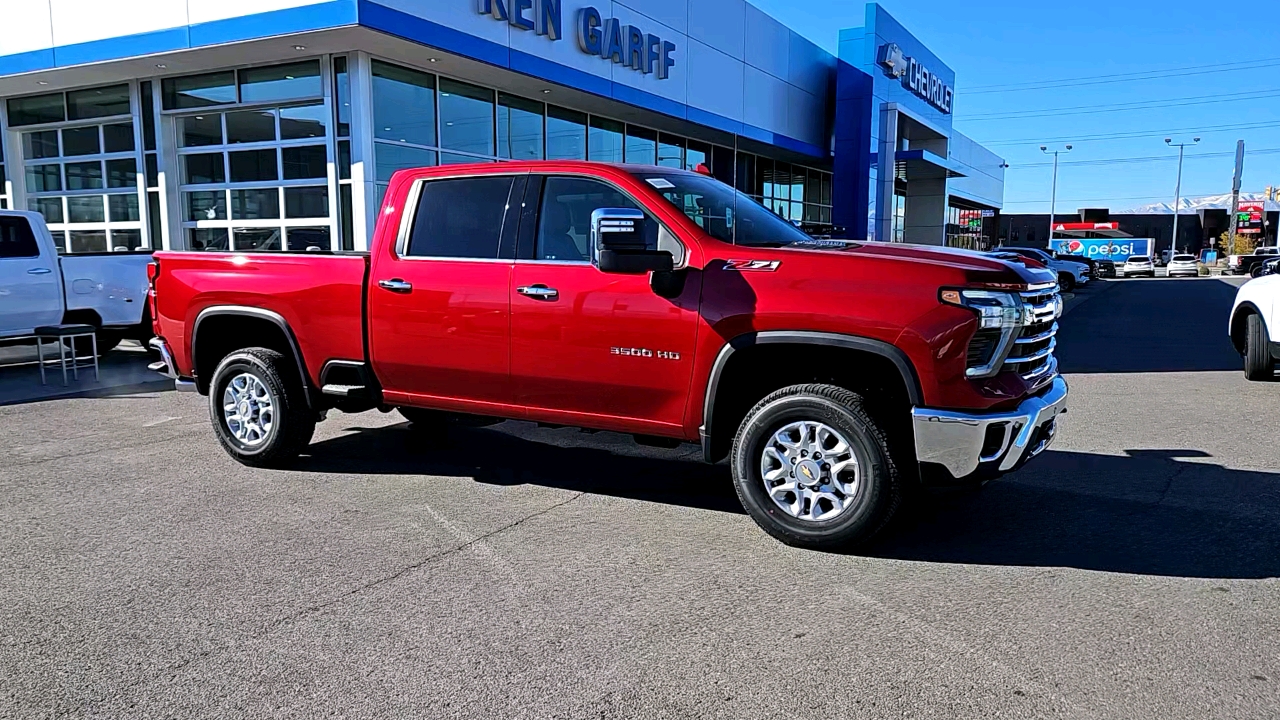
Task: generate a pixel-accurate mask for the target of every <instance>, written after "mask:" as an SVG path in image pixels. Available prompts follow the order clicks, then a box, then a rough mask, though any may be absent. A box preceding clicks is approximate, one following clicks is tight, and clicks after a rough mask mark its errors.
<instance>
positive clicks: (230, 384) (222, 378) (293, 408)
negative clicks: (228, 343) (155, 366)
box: [209, 348, 316, 467]
mask: <svg viewBox="0 0 1280 720" xmlns="http://www.w3.org/2000/svg"><path fill="white" fill-rule="evenodd" d="M296 376H297V370H295V369H294V368H293V367H291V366H290V364H289V362H288V361H287V360H286V358H285V356H284V355H282V354H280V353H279V352H276V351H275V350H268V349H266V348H249V349H247V350H239V351H237V352H233V353H231V354H230V355H228V356H226V357H225V358H223V359H222V362H220V363H218V369H217V370H215V371H214V373H213V380H212V382H211V383H210V384H209V416H210V419H211V420H212V421H213V427H214V432H215V433H216V434H217V435H218V442H220V443H222V447H223V448H224V449H225V450H226V451H227V454H229V455H231V457H233V458H235V459H236V460H237V461H238V462H240V463H242V464H244V465H249V466H251V467H279V466H282V465H284V464H286V463H288V462H290V461H291V460H293V459H294V458H296V457H297V456H298V453H300V452H302V450H303V449H304V448H306V446H307V445H308V444H309V443H310V442H311V436H312V434H314V433H315V429H316V416H315V414H313V413H312V412H311V410H310V409H309V408H308V407H307V401H306V398H305V396H304V395H303V393H304V392H305V389H304V388H303V386H302V379H301V378H298V377H296Z"/></svg>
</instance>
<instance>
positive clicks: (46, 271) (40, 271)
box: [27, 268, 53, 275]
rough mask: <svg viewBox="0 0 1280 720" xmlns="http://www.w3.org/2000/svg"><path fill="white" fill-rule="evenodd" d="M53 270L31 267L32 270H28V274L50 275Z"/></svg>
mask: <svg viewBox="0 0 1280 720" xmlns="http://www.w3.org/2000/svg"><path fill="white" fill-rule="evenodd" d="M51 272H53V271H52V270H50V269H49V268H31V269H30V270H28V271H27V274H28V275H48V274H49V273H51Z"/></svg>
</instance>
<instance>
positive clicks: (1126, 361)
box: [1058, 279, 1242, 374]
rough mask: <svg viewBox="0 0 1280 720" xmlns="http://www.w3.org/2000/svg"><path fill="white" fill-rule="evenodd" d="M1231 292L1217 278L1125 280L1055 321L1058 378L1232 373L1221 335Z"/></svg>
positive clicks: (1234, 358)
mask: <svg viewBox="0 0 1280 720" xmlns="http://www.w3.org/2000/svg"><path fill="white" fill-rule="evenodd" d="M1237 290H1238V288H1237V287H1235V286H1234V285H1230V284H1228V283H1225V282H1222V281H1219V280H1209V279H1197V280H1157V281H1145V282H1124V283H1119V284H1118V286H1116V287H1114V288H1109V289H1108V291H1107V292H1106V293H1105V294H1102V295H1101V296H1100V297H1098V298H1096V299H1092V300H1090V301H1089V302H1087V303H1085V304H1083V305H1081V306H1080V307H1079V308H1077V309H1076V310H1075V311H1074V312H1072V313H1071V314H1069V315H1067V316H1066V317H1065V318H1063V319H1062V321H1061V326H1062V329H1061V330H1060V331H1059V333H1058V362H1059V370H1060V371H1061V372H1063V373H1068V374H1069V373H1141V372H1206V371H1217V370H1239V369H1240V368H1241V367H1242V365H1241V360H1240V355H1239V354H1238V353H1237V352H1236V351H1235V348H1234V347H1232V345H1231V340H1230V338H1229V337H1228V336H1227V322H1228V319H1229V318H1230V316H1231V307H1232V305H1233V304H1234V302H1235V297H1236V291H1237Z"/></svg>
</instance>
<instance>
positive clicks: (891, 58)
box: [877, 43, 952, 115]
mask: <svg viewBox="0 0 1280 720" xmlns="http://www.w3.org/2000/svg"><path fill="white" fill-rule="evenodd" d="M877 61H878V62H879V63H880V65H881V66H883V67H884V70H885V74H886V75H888V76H889V77H891V78H893V79H895V80H898V79H901V80H902V87H904V88H906V89H907V90H910V91H911V92H912V93H913V94H915V95H916V96H918V97H919V98H920V99H922V100H924V101H925V102H927V103H929V104H930V105H932V106H934V107H935V108H937V109H938V110H941V111H942V112H943V113H945V114H947V115H950V114H951V98H952V90H951V87H950V86H948V85H947V84H946V83H945V82H943V81H942V78H940V77H938V76H937V75H935V74H933V72H931V71H930V70H929V68H927V67H925V66H924V65H922V64H921V63H919V62H917V61H916V59H915V58H913V57H909V56H908V55H907V54H906V53H904V52H902V48H901V47H899V46H898V44H897V43H885V44H884V45H881V46H880V55H879V57H878V58H877Z"/></svg>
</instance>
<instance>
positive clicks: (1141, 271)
mask: <svg viewBox="0 0 1280 720" xmlns="http://www.w3.org/2000/svg"><path fill="white" fill-rule="evenodd" d="M1138 275H1146V276H1147V277H1155V276H1156V266H1155V263H1153V262H1151V258H1149V257H1147V256H1146V255H1130V256H1129V259H1128V260H1125V261H1124V267H1122V268H1120V277H1126V278H1127V277H1136V276H1138Z"/></svg>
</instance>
